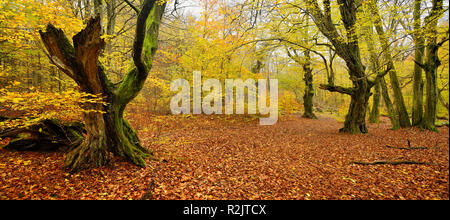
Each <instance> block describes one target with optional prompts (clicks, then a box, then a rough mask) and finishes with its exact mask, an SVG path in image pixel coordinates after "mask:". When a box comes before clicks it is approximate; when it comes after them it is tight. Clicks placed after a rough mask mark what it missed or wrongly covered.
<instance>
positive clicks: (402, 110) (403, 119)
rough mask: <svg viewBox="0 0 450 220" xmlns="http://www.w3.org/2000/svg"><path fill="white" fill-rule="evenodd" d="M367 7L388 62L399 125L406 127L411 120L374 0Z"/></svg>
mask: <svg viewBox="0 0 450 220" xmlns="http://www.w3.org/2000/svg"><path fill="white" fill-rule="evenodd" d="M369 8H370V10H371V12H372V15H373V18H374V25H375V29H376V30H377V33H378V36H379V39H380V42H381V45H382V47H383V51H384V57H385V59H386V61H387V62H388V66H389V69H391V71H390V72H389V76H390V80H391V86H392V90H393V92H394V99H395V105H396V107H397V108H396V109H397V113H398V117H399V122H400V126H401V127H402V128H407V127H410V126H411V121H410V119H409V115H408V110H407V109H406V105H405V100H404V98H403V94H402V90H401V88H400V82H399V81H398V77H397V71H396V70H395V65H394V60H393V58H392V55H391V49H390V46H389V42H388V38H387V36H386V33H385V31H384V28H383V23H382V20H381V17H380V14H379V12H378V8H377V5H376V2H375V1H373V0H372V1H370V3H369Z"/></svg>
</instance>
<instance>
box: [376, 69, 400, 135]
mask: <svg viewBox="0 0 450 220" xmlns="http://www.w3.org/2000/svg"><path fill="white" fill-rule="evenodd" d="M380 85H381V91H382V95H383V100H384V104H385V105H386V108H387V110H388V113H389V119H390V120H391V124H392V130H398V129H400V123H399V121H398V116H397V112H396V111H395V109H394V104H392V101H391V98H390V97H389V90H388V87H387V84H386V80H385V79H384V78H383V79H381V81H380Z"/></svg>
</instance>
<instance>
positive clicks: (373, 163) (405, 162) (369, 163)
mask: <svg viewBox="0 0 450 220" xmlns="http://www.w3.org/2000/svg"><path fill="white" fill-rule="evenodd" d="M353 164H356V165H364V166H372V165H395V166H397V165H427V166H433V165H437V164H433V163H425V162H417V161H374V162H361V161H355V162H353Z"/></svg>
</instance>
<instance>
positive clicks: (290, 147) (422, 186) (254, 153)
mask: <svg viewBox="0 0 450 220" xmlns="http://www.w3.org/2000/svg"><path fill="white" fill-rule="evenodd" d="M134 121H136V122H142V121H143V120H139V119H136V120H134ZM142 124H143V123H134V125H135V126H136V128H138V130H139V131H140V136H141V139H142V142H143V143H144V145H145V146H147V147H148V148H150V149H151V150H153V151H154V152H155V157H156V158H158V159H157V160H149V161H148V167H147V168H145V169H141V168H138V167H135V166H133V165H131V164H129V163H127V162H125V161H121V160H120V159H117V161H114V162H113V163H112V164H111V165H110V166H108V167H104V168H101V169H95V170H90V171H84V172H81V173H78V174H74V175H70V174H69V173H67V172H66V171H64V170H63V169H62V166H63V158H64V154H63V153H59V152H58V153H42V152H26V153H24V152H10V151H6V150H0V199H139V198H141V197H142V196H143V195H144V194H149V193H151V194H152V195H153V199H157V200H173V199H183V200H184V199H188V200H191V199H198V200H207V199H214V200H216V199H217V200H222V199H231V200H234V199H245V200H247V199H251V200H253V199H255V200H266V199H270V200H272V199H276V200H278V199H282V200H290V199H300V200H303V199H311V200H316V199H346V200H347V199H446V200H448V199H449V129H448V127H443V128H441V129H440V133H433V132H428V131H420V130H419V129H417V128H410V129H402V130H398V131H392V130H389V123H388V122H384V123H382V124H380V125H371V126H370V128H369V131H370V133H369V134H367V135H345V134H339V133H338V129H339V128H340V127H341V126H342V123H339V122H337V121H335V120H334V119H330V118H327V117H321V118H320V119H319V120H308V119H302V118H300V117H297V116H293V117H290V118H285V119H282V120H281V121H280V122H278V123H277V124H276V125H275V126H268V127H264V126H259V125H258V121H256V120H243V119H233V118H224V117H216V116H214V117H212V116H211V117H209V116H198V117H182V116H180V117H176V116H172V117H166V118H161V119H158V120H155V122H154V123H152V124H153V127H150V128H145V126H144V125H142ZM407 140H410V141H411V144H412V145H413V146H422V147H429V148H432V149H428V150H397V149H389V148H386V147H385V146H386V145H390V146H397V147H407ZM378 160H413V161H418V162H426V163H430V164H433V165H398V166H393V165H378V166H362V165H355V164H353V163H352V162H353V161H367V162H371V161H378Z"/></svg>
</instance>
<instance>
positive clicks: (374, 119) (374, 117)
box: [369, 83, 381, 124]
mask: <svg viewBox="0 0 450 220" xmlns="http://www.w3.org/2000/svg"><path fill="white" fill-rule="evenodd" d="M380 100H381V86H380V84H379V83H377V84H376V85H375V94H374V95H373V102H372V110H371V111H370V116H369V123H372V124H376V123H379V121H380V108H379V107H380Z"/></svg>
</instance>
